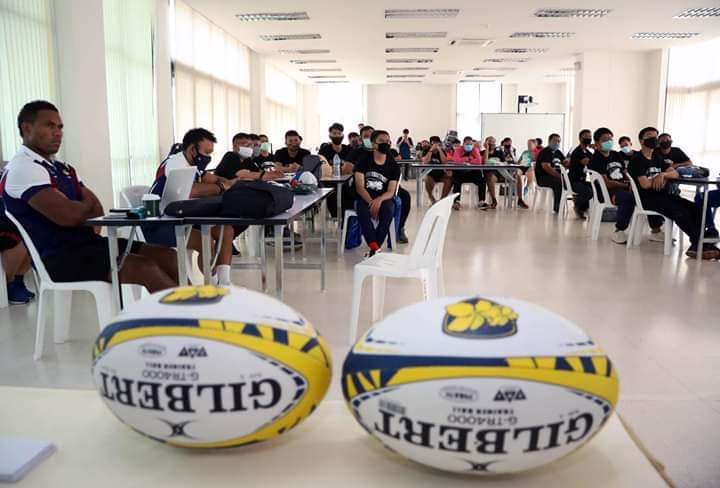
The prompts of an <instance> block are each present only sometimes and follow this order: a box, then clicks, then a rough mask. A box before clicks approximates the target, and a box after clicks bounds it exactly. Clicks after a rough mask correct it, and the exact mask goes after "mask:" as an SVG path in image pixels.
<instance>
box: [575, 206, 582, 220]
mask: <svg viewBox="0 0 720 488" xmlns="http://www.w3.org/2000/svg"><path fill="white" fill-rule="evenodd" d="M574 210H575V216H576V217H577V218H578V220H585V212H583V211H582V210H579V209H577V208H575V209H574Z"/></svg>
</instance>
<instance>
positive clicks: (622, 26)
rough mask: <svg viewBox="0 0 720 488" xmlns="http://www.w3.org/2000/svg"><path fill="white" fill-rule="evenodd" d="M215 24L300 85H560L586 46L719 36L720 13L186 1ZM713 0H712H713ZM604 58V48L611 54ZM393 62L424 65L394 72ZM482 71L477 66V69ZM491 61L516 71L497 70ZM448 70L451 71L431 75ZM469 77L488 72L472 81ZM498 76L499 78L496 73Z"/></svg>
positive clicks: (459, 3)
mask: <svg viewBox="0 0 720 488" xmlns="http://www.w3.org/2000/svg"><path fill="white" fill-rule="evenodd" d="M185 1H186V3H188V4H189V5H190V6H191V7H193V8H194V9H195V10H197V11H199V12H200V13H202V14H203V15H205V16H206V17H207V18H209V19H210V20H211V21H212V22H214V23H215V24H217V25H218V26H220V27H221V28H223V29H224V30H226V31H227V32H229V33H230V34H232V35H234V36H235V37H236V38H237V39H238V40H240V41H241V42H243V43H244V44H245V45H247V46H248V47H250V48H251V49H253V50H254V51H257V52H259V53H262V54H263V55H266V56H267V57H268V58H270V59H271V60H272V61H273V62H274V63H275V64H277V65H278V67H280V68H281V69H282V70H283V71H285V72H286V73H288V74H289V75H291V76H293V77H294V78H295V79H297V80H298V81H300V82H302V83H313V82H317V81H321V80H323V81H324V80H325V79H324V78H323V79H317V78H309V76H330V75H341V76H342V75H344V76H345V78H342V80H347V81H351V82H361V83H372V84H375V83H387V82H390V81H394V80H391V79H388V78H386V75H388V74H391V75H398V74H407V75H423V74H424V75H425V76H424V77H422V78H417V79H416V78H402V80H420V81H421V82H422V83H455V82H456V81H458V80H463V79H468V80H470V79H472V80H475V81H484V80H485V81H487V80H492V79H498V80H500V81H503V82H519V81H527V80H534V81H547V82H563V81H564V80H565V79H567V78H568V77H571V76H572V75H573V73H572V71H571V68H572V67H573V63H574V61H575V56H576V55H577V54H578V53H581V52H583V51H591V50H606V51H612V50H651V49H659V48H663V47H670V46H675V45H685V44H688V43H696V42H702V41H704V40H710V39H712V38H714V37H718V36H720V17H712V18H704V19H702V18H698V19H675V18H673V17H674V16H675V15H677V14H678V13H680V12H681V11H683V10H685V9H686V8H697V7H713V6H715V7H720V2H718V1H717V0H700V1H697V0H679V1H674V0H673V1H671V0H632V1H630V0H604V1H603V2H599V1H597V3H592V2H590V3H580V2H577V1H572V0H566V1H565V2H558V1H553V0H548V1H542V2H537V1H535V0H505V1H497V0H485V1H483V0H442V1H441V0H396V1H393V2H389V1H379V0H366V1H364V2H358V1H335V2H329V1H327V0H304V1H303V2H298V1H290V0H264V1H262V2H260V1H238V0H234V1H230V0H185ZM713 2H714V3H715V5H713ZM437 8H443V9H459V10H460V12H459V14H458V15H457V16H456V17H455V18H449V19H389V20H386V19H385V9H437ZM539 8H601V9H610V10H611V11H610V13H608V14H607V15H605V16H604V17H602V18H587V19H584V18H540V17H536V16H535V15H534V12H535V11H536V10H537V9H539ZM298 11H304V12H307V14H308V16H309V20H299V21H256V22H243V21H240V20H238V19H237V18H236V15H237V14H245V13H277V12H298ZM425 31H432V32H447V36H446V37H444V38H432V39H386V38H385V33H386V32H425ZM517 31H523V32H524V31H533V32H536V31H542V32H547V31H561V32H574V33H575V34H574V35H573V36H572V37H569V38H564V39H532V38H530V39H516V38H510V37H509V36H510V34H512V33H513V32H517ZM636 32H697V33H699V34H700V35H699V36H696V37H694V38H692V39H687V40H677V39H667V40H645V39H631V37H630V36H631V35H632V34H634V33H636ZM267 34H271V35H275V34H320V36H321V39H312V40H300V41H297V40H291V41H265V40H261V38H260V36H261V35H267ZM461 38H481V39H490V40H492V41H493V43H492V44H491V45H490V46H487V47H482V46H478V45H473V46H461V45H458V44H457V43H456V44H455V45H451V42H452V41H454V40H458V39H461ZM410 47H421V48H438V51H437V52H436V53H421V54H415V53H403V54H386V53H385V49H386V48H410ZM503 48H543V49H547V51H546V52H543V53H531V54H506V53H499V52H496V49H503ZM292 49H329V50H330V53H329V54H311V55H310V54H304V55H299V54H280V53H279V50H292ZM609 55H611V54H609ZM392 58H430V59H432V60H433V61H432V62H431V63H426V64H418V63H407V64H406V63H387V62H386V59H392ZM488 58H501V59H507V58H529V61H528V62H526V63H514V62H502V63H490V62H484V60H485V59H488ZM296 59H312V60H317V59H328V60H336V62H335V63H324V64H308V65H296V64H292V63H290V60H296ZM388 67H393V68H406V67H417V68H429V69H427V70H412V71H398V70H387V68H388ZM478 67H480V68H483V69H482V70H478V71H476V70H474V68H478ZM307 68H320V69H327V68H336V69H337V68H339V69H341V71H333V72H314V73H313V72H303V71H300V69H307ZM493 68H516V69H515V70H512V71H494V70H493ZM441 70H449V71H451V72H453V74H434V72H435V71H441ZM467 75H488V76H487V77H482V78H474V77H473V78H469V77H467ZM498 75H504V76H502V77H499V76H498Z"/></svg>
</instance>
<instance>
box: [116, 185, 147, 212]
mask: <svg viewBox="0 0 720 488" xmlns="http://www.w3.org/2000/svg"><path fill="white" fill-rule="evenodd" d="M149 192H150V187H149V186H147V185H133V186H126V187H125V188H123V189H122V190H120V197H121V198H122V204H123V205H127V206H128V207H142V197H143V195H145V194H146V193H149Z"/></svg>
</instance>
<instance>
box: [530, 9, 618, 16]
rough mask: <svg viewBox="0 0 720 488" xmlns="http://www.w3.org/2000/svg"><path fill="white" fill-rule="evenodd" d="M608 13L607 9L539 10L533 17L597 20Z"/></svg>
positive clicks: (609, 10)
mask: <svg viewBox="0 0 720 488" xmlns="http://www.w3.org/2000/svg"><path fill="white" fill-rule="evenodd" d="M610 12H612V10H611V9H609V8H541V9H538V10H536V11H535V17H552V18H560V17H565V18H568V17H569V18H573V19H597V18H600V17H605V16H606V15H607V14H609V13H610Z"/></svg>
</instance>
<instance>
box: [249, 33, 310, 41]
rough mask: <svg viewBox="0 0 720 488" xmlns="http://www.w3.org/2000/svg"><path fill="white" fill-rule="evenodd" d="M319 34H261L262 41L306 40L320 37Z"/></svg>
mask: <svg viewBox="0 0 720 488" xmlns="http://www.w3.org/2000/svg"><path fill="white" fill-rule="evenodd" d="M321 38H322V36H320V34H261V35H260V39H262V40H263V41H307V40H310V39H321Z"/></svg>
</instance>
